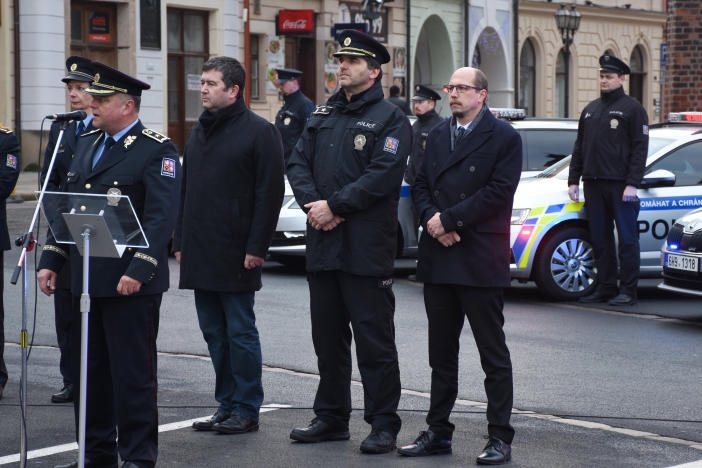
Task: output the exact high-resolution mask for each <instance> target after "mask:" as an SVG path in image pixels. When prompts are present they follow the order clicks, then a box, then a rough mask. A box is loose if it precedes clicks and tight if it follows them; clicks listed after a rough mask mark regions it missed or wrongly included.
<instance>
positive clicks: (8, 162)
mask: <svg viewBox="0 0 702 468" xmlns="http://www.w3.org/2000/svg"><path fill="white" fill-rule="evenodd" d="M20 167H21V161H20V146H19V142H18V141H17V137H16V136H15V135H14V134H13V133H12V131H11V130H9V129H7V128H4V127H0V250H2V251H5V250H10V249H11V248H12V245H11V244H10V234H9V232H8V230H7V211H6V209H5V203H6V200H7V197H9V196H10V195H11V194H12V191H13V190H14V189H15V185H17V179H18V178H19V171H20Z"/></svg>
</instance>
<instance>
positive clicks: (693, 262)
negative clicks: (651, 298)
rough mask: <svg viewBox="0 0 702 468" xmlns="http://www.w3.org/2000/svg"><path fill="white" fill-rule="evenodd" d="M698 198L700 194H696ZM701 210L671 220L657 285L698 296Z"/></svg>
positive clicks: (701, 279)
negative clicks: (660, 279) (672, 222)
mask: <svg viewBox="0 0 702 468" xmlns="http://www.w3.org/2000/svg"><path fill="white" fill-rule="evenodd" d="M700 198H702V197H700ZM701 262H702V209H697V210H693V211H691V212H689V213H687V214H686V215H685V216H683V217H682V218H680V219H678V220H676V221H675V223H674V224H673V227H672V228H670V234H668V238H667V239H666V242H665V243H664V244H663V248H662V249H661V266H662V267H663V282H662V283H661V284H659V285H658V287H659V288H661V289H665V290H666V291H672V292H676V293H680V294H686V295H691V296H702V277H700V264H701Z"/></svg>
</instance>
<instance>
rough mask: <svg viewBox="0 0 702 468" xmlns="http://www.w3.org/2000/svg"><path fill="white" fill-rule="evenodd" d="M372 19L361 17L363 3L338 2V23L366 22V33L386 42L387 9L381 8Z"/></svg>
mask: <svg viewBox="0 0 702 468" xmlns="http://www.w3.org/2000/svg"><path fill="white" fill-rule="evenodd" d="M378 14H379V15H380V16H378V17H377V18H376V19H374V20H368V19H366V18H364V17H363V3H350V2H349V3H342V2H340V3H339V22H340V23H366V24H368V34H370V35H371V36H373V38H375V40H377V41H378V42H383V43H387V42H388V26H389V24H388V9H387V8H383V9H382V10H381V11H379V12H378Z"/></svg>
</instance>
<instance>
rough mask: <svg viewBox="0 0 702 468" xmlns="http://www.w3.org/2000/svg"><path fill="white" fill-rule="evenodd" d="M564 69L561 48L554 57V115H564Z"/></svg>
mask: <svg viewBox="0 0 702 468" xmlns="http://www.w3.org/2000/svg"><path fill="white" fill-rule="evenodd" d="M566 86H567V84H566V69H565V57H564V56H563V50H561V51H560V52H558V58H557V59H556V96H555V106H554V110H555V114H556V115H555V117H559V118H563V117H565V95H566Z"/></svg>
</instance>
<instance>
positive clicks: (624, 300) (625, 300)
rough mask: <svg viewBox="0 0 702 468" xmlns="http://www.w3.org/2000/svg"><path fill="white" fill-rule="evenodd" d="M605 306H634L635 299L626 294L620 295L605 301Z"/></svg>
mask: <svg viewBox="0 0 702 468" xmlns="http://www.w3.org/2000/svg"><path fill="white" fill-rule="evenodd" d="M607 304H609V305H615V306H624V305H633V304H636V299H635V298H633V297H631V296H630V295H628V294H620V295H618V296H617V297H615V298H613V299H610V300H609V301H607Z"/></svg>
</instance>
